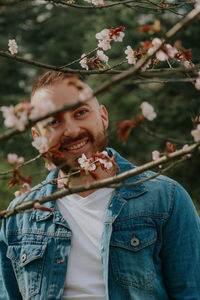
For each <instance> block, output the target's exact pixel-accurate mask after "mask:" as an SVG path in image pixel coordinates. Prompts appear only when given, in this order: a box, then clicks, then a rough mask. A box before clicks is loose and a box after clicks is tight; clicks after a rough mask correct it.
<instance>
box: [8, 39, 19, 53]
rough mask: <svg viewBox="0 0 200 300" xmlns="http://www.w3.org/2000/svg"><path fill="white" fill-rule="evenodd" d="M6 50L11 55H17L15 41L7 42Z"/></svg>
mask: <svg viewBox="0 0 200 300" xmlns="http://www.w3.org/2000/svg"><path fill="white" fill-rule="evenodd" d="M8 47H9V48H8V50H9V51H10V53H11V54H12V55H15V54H17V52H18V51H17V49H18V46H17V43H16V41H15V40H14V39H13V40H9V41H8Z"/></svg>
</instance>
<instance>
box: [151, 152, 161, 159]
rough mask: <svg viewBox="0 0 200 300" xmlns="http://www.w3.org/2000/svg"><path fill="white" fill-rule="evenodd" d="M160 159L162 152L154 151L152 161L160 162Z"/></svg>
mask: <svg viewBox="0 0 200 300" xmlns="http://www.w3.org/2000/svg"><path fill="white" fill-rule="evenodd" d="M159 158H160V152H159V151H158V150H154V151H153V152H152V159H153V160H158V159H159Z"/></svg>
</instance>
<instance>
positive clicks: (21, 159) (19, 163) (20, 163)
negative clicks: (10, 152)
mask: <svg viewBox="0 0 200 300" xmlns="http://www.w3.org/2000/svg"><path fill="white" fill-rule="evenodd" d="M23 163H24V157H23V156H20V157H18V160H17V164H18V165H23Z"/></svg>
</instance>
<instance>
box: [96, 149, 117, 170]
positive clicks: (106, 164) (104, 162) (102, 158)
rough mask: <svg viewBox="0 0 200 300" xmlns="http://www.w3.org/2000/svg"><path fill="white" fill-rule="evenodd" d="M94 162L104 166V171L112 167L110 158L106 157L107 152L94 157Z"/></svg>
mask: <svg viewBox="0 0 200 300" xmlns="http://www.w3.org/2000/svg"><path fill="white" fill-rule="evenodd" d="M95 160H96V161H98V162H99V163H100V164H101V165H103V166H104V168H105V169H107V170H109V169H111V168H112V167H113V162H112V161H111V159H110V157H109V156H108V152H107V151H102V152H100V153H97V155H96V156H95Z"/></svg>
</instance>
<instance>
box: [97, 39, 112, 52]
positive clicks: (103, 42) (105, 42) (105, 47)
mask: <svg viewBox="0 0 200 300" xmlns="http://www.w3.org/2000/svg"><path fill="white" fill-rule="evenodd" d="M97 46H98V47H99V48H102V49H103V50H104V51H107V50H109V49H111V45H110V40H99V42H98V45H97Z"/></svg>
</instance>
